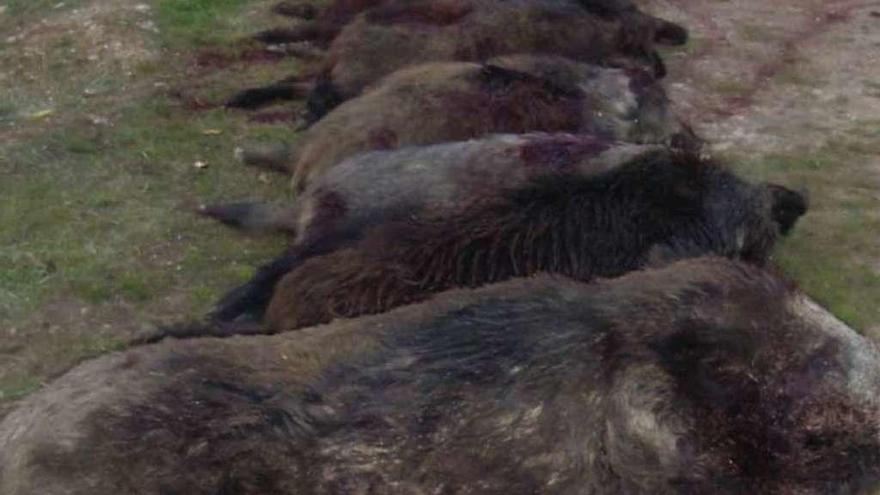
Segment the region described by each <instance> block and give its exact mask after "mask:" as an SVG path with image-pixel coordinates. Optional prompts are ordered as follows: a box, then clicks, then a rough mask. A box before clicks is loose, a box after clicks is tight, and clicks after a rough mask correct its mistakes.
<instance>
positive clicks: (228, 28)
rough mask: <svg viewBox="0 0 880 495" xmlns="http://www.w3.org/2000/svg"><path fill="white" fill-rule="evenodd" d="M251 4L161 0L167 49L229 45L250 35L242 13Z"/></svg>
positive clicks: (248, 0)
mask: <svg viewBox="0 0 880 495" xmlns="http://www.w3.org/2000/svg"><path fill="white" fill-rule="evenodd" d="M249 3H254V2H253V1H252V0H159V1H158V2H157V21H158V24H159V29H160V31H161V32H162V38H163V41H164V42H165V43H166V46H169V47H174V48H180V47H187V46H191V45H208V44H220V43H223V42H229V41H230V40H232V39H235V38H236V37H238V36H240V35H243V34H245V33H247V30H246V29H245V28H244V27H243V26H242V24H241V20H240V16H239V13H240V11H241V9H242V8H243V7H244V6H246V5H247V4H249Z"/></svg>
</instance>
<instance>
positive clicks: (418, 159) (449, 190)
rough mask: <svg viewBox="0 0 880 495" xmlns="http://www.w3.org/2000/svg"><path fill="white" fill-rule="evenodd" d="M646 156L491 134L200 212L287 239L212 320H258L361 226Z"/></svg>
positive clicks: (388, 154) (384, 158)
mask: <svg viewBox="0 0 880 495" xmlns="http://www.w3.org/2000/svg"><path fill="white" fill-rule="evenodd" d="M648 153H655V154H657V153H660V154H667V155H669V154H671V153H673V152H672V151H670V150H668V149H666V148H663V147H661V146H658V145H635V144H628V143H621V142H615V141H609V140H607V139H604V138H601V137H597V136H594V135H572V134H543V133H537V134H525V135H494V136H489V137H486V138H482V139H478V140H470V141H462V142H452V143H443V144H436V145H431V146H423V147H409V148H401V149H397V150H392V151H371V152H367V153H361V154H358V155H355V156H353V157H351V158H349V159H347V160H344V161H343V162H342V163H340V164H339V165H337V166H335V167H333V168H331V169H330V170H328V171H327V172H326V173H324V174H323V175H321V176H319V177H318V178H317V179H315V180H314V181H313V182H311V183H310V184H309V186H308V187H307V188H306V189H305V190H304V191H302V192H301V193H299V194H298V195H297V196H296V201H295V202H294V203H292V204H289V205H282V204H266V203H253V202H251V203H248V202H243V203H232V204H220V205H212V206H207V207H204V208H203V209H202V210H201V213H203V214H205V215H208V216H211V217H214V218H217V219H218V220H220V221H222V222H224V223H227V224H229V225H232V226H235V227H238V228H242V229H246V230H251V231H259V230H280V231H284V232H287V233H289V234H290V235H291V236H292V240H291V245H290V248H289V249H288V250H287V251H286V252H285V254H284V255H283V256H281V257H280V258H279V259H277V260H275V261H273V262H272V263H270V264H268V265H266V266H264V267H262V268H260V270H259V271H258V273H257V275H255V276H254V278H253V279H252V280H251V281H249V282H248V283H247V284H245V285H243V286H241V287H238V288H236V289H235V290H233V291H232V292H230V293H229V294H227V295H226V296H225V297H224V298H223V300H221V301H220V302H219V303H218V305H217V308H216V311H215V313H214V317H215V318H217V319H218V320H220V321H230V320H233V319H235V318H237V317H239V316H240V315H241V314H242V313H244V312H252V313H257V314H261V313H262V311H263V309H265V306H266V304H267V303H268V300H269V297H270V296H271V294H272V291H273V288H274V286H275V283H276V282H277V281H278V279H279V278H280V277H281V276H283V275H284V274H285V273H287V272H288V271H290V270H291V269H292V268H293V267H294V266H296V265H297V264H299V263H302V262H303V261H304V260H305V259H307V258H308V257H312V256H317V255H319V254H324V253H327V252H330V251H333V250H335V249H337V248H339V247H341V246H343V245H346V244H350V243H351V242H353V241H354V240H356V239H358V238H360V237H361V236H362V235H363V233H364V232H365V231H366V230H368V229H369V228H370V227H373V226H376V225H379V224H381V223H385V222H390V221H398V220H402V219H405V218H413V217H420V216H422V215H425V214H429V215H431V216H434V217H441V216H446V215H448V214H449V213H450V212H454V211H456V209H457V208H460V207H461V206H462V205H463V204H466V203H468V202H471V201H473V200H474V199H476V198H483V197H487V196H492V195H497V194H499V193H500V192H502V191H505V190H510V189H516V188H520V187H523V186H525V185H527V184H528V183H529V182H531V181H533V180H534V179H536V178H538V177H542V176H547V175H560V174H563V175H566V174H574V175H581V176H585V177H592V176H596V175H598V174H601V173H603V172H607V171H608V170H613V169H615V168H617V167H619V166H621V165H622V164H624V163H627V162H629V161H631V160H633V159H635V158H637V157H638V156H643V155H646V154H648Z"/></svg>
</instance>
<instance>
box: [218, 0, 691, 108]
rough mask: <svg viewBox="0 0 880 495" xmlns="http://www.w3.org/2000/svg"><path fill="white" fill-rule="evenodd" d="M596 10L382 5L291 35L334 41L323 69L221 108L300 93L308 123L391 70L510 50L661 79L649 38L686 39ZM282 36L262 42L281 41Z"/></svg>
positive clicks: (551, 0) (519, 1)
mask: <svg viewBox="0 0 880 495" xmlns="http://www.w3.org/2000/svg"><path fill="white" fill-rule="evenodd" d="M594 10H595V9H594ZM599 10H602V9H599ZM604 11H605V12H606V13H607V14H606V15H597V14H595V13H592V12H590V11H589V10H588V9H584V8H583V6H582V5H580V4H579V3H578V2H574V1H572V0H507V1H503V2H499V1H497V0H432V1H421V2H412V1H399V2H389V4H387V5H382V6H378V7H374V8H371V9H368V10H366V11H365V12H364V13H363V14H361V15H359V16H357V18H356V19H355V20H353V21H352V22H350V23H348V24H347V25H345V27H344V29H342V30H341V32H339V34H338V35H336V34H335V33H334V32H333V31H334V30H333V29H332V28H330V29H329V33H328V28H327V27H326V25H323V24H318V25H314V24H306V25H304V26H300V27H298V28H295V29H294V31H296V32H297V33H298V34H290V33H288V34H290V36H289V39H288V40H287V41H298V40H301V39H302V38H303V36H304V35H307V37H312V38H315V39H327V38H328V37H332V39H333V42H332V43H331V44H330V47H329V50H328V52H327V55H326V57H324V62H322V63H321V64H319V66H318V67H317V68H315V69H314V70H306V71H305V73H304V74H302V75H301V76H298V77H292V78H288V79H286V80H284V81H281V82H279V83H276V84H273V85H270V86H267V87H262V88H253V89H250V90H246V91H243V92H240V93H239V94H237V95H235V96H234V97H233V98H232V99H230V100H229V102H228V105H229V106H230V107H239V108H256V107H259V106H262V105H265V104H267V103H270V102H272V101H275V100H278V99H296V98H301V97H303V96H306V95H308V104H307V106H308V110H309V112H308V114H309V115H308V117H307V121H308V122H310V123H311V122H314V121H316V120H318V119H319V118H321V117H323V116H324V115H325V114H326V113H327V112H329V111H330V110H331V109H332V108H334V107H335V106H336V105H338V104H339V103H341V102H343V101H345V100H347V99H349V98H352V97H354V96H357V95H358V94H360V93H361V92H362V91H363V90H364V89H365V88H366V87H367V86H370V85H372V84H374V83H376V82H377V81H379V80H380V79H382V78H383V77H385V76H387V75H389V74H391V73H393V72H395V71H397V70H399V69H402V68H405V67H408V66H411V65H415V64H422V63H426V62H439V61H471V62H483V61H485V60H488V59H490V58H492V57H495V56H499V55H508V54H516V53H532V54H538V55H554V56H562V57H567V58H570V59H572V60H576V61H580V62H588V63H599V64H604V65H610V66H617V67H641V68H644V69H647V70H651V71H653V72H655V73H656V74H657V75H658V76H662V75H663V74H664V73H665V69H664V67H663V63H662V60H661V59H660V57H659V55H658V54H657V53H656V50H655V49H654V43H655V40H657V41H658V42H661V43H673V44H679V43H684V42H685V40H686V39H687V32H686V31H685V30H684V29H683V28H681V27H679V26H676V25H675V24H672V23H668V22H665V21H661V20H659V19H656V18H654V17H651V16H648V15H645V14H643V13H641V12H640V11H638V10H635V9H633V10H626V9H624V11H622V12H627V14H625V15H624V14H613V13H612V12H611V9H604ZM284 31H285V30H281V31H278V30H273V31H269V32H266V33H263V37H264V38H265V40H267V41H274V42H278V41H282V40H281V39H280V38H283V37H284V36H285V34H284ZM298 38H299V39H298Z"/></svg>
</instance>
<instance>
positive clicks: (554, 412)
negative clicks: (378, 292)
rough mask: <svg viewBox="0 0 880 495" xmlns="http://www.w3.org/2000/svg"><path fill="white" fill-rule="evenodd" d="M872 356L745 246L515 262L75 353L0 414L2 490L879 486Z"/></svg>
mask: <svg viewBox="0 0 880 495" xmlns="http://www.w3.org/2000/svg"><path fill="white" fill-rule="evenodd" d="M878 359H880V356H878V350H877V348H876V345H875V344H874V343H873V342H871V341H869V340H868V339H866V338H864V337H861V336H859V335H858V334H857V333H856V332H854V331H853V330H852V329H850V328H848V327H846V326H845V325H844V324H842V323H841V322H840V321H838V320H836V319H835V318H834V317H833V316H831V315H830V314H829V313H827V312H826V311H824V310H823V309H821V308H819V307H818V306H816V305H815V304H814V303H812V302H810V301H809V300H807V299H806V298H805V297H804V296H802V295H801V294H799V293H797V292H796V291H794V290H793V289H791V288H790V287H789V286H788V285H787V284H785V283H783V282H782V281H780V280H778V279H776V278H774V277H773V276H771V275H769V274H767V273H764V272H762V271H760V270H759V269H757V268H754V267H751V266H748V265H744V264H741V263H737V262H731V261H727V260H723V259H718V258H709V259H700V260H688V261H685V262H681V263H677V264H674V265H672V266H670V267H668V268H665V269H657V270H649V271H644V272H637V273H634V274H630V275H628V276H625V277H622V278H619V279H615V280H612V281H602V282H599V283H597V284H578V283H574V282H572V281H569V280H565V279H560V278H552V277H547V276H542V277H538V278H534V279H520V280H515V281H510V282H505V283H502V284H497V285H494V286H491V287H486V288H483V289H479V290H473V291H469V290H463V291H453V292H450V293H446V294H443V295H439V296H437V297H436V298H435V299H434V300H432V301H431V302H429V303H425V304H420V305H414V306H410V307H407V308H401V309H400V310H396V311H394V312H392V313H389V314H385V315H378V316H376V317H369V318H361V319H356V320H349V321H342V322H337V323H334V324H332V325H329V326H325V327H320V328H315V329H311V330H307V331H304V332H298V333H288V334H282V335H278V336H258V337H248V338H240V339H201V340H189V341H166V342H164V343H162V344H158V345H153V346H144V347H140V348H137V349H134V350H130V351H126V352H123V353H115V354H112V355H109V356H104V357H101V358H99V359H96V360H93V361H91V362H88V363H85V364H83V365H81V366H79V367H78V368H76V369H74V370H73V371H71V372H69V373H68V374H67V375H65V376H64V377H62V378H60V379H59V380H57V381H56V382H54V383H52V384H49V385H48V386H46V387H45V388H44V389H43V390H42V391H40V392H38V393H36V394H34V395H32V396H31V397H29V398H27V399H25V400H23V401H22V402H21V403H20V404H19V406H18V407H17V409H16V410H15V411H13V412H12V413H11V414H9V415H8V416H7V417H6V418H5V420H4V421H3V422H2V423H0V493H3V494H4V495H62V494H63V495H118V494H122V493H138V494H145V495H153V494H156V495H159V494H188V495H201V494H205V495H208V494H210V495H215V494H260V495H276V494H277V495H281V494H285V495H289V494H301V495H318V494H324V495H330V494H368V493H374V494H383V495H419V494H425V493H445V494H476V493H479V494H482V495H501V494H503V495H509V494H525V493H545V494H575V493H578V494H589V495H619V494H629V495H680V494H684V493H688V494H719V495H734V494H738V495H741V494H763V495H792V494H798V495H825V494H836V495H842V494H856V493H870V492H869V491H868V490H870V489H872V488H876V487H877V486H876V485H877V479H878V466H880V441H878V431H877V427H878V424H880V416H878V405H880V404H878V396H877V392H878V387H880V362H878Z"/></svg>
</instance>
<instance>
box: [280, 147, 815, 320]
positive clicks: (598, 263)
mask: <svg viewBox="0 0 880 495" xmlns="http://www.w3.org/2000/svg"><path fill="white" fill-rule="evenodd" d="M806 207H807V205H806V201H805V199H804V198H803V197H802V196H801V195H800V194H798V193H795V192H793V191H790V190H788V189H785V188H784V187H781V186H776V185H754V184H749V183H747V182H744V181H742V180H740V179H739V178H737V177H736V176H735V175H734V174H733V173H732V172H730V171H728V170H726V169H725V168H724V167H722V166H720V165H717V164H715V163H712V162H707V161H706V160H704V159H702V158H700V157H699V156H696V155H693V154H690V153H665V152H658V153H647V154H644V155H641V156H638V157H636V158H634V159H632V160H630V161H628V162H626V163H624V164H622V165H620V166H617V167H614V168H613V169H611V170H607V171H604V172H602V173H599V174H596V175H592V176H589V175H568V176H566V175H550V176H547V177H543V178H539V179H536V180H535V181H534V182H533V183H531V184H527V185H525V186H523V187H521V188H518V189H515V190H512V191H500V192H499V193H497V194H493V195H486V196H482V197H479V198H477V199H475V200H473V201H470V202H469V203H466V204H464V205H462V206H461V208H460V209H457V210H455V211H447V212H444V214H442V215H439V216H436V217H433V216H425V217H423V218H415V219H407V220H403V221H398V222H389V223H386V224H382V225H379V226H377V227H375V228H373V229H370V231H369V232H368V233H367V234H366V235H365V236H364V237H363V239H361V240H359V241H357V242H356V243H353V244H352V245H350V246H348V247H345V248H341V249H338V250H336V251H334V252H332V253H329V254H326V255H322V256H318V257H313V258H309V259H306V260H305V261H303V262H302V263H301V264H299V265H298V266H296V267H295V268H294V269H293V270H291V271H290V272H289V273H287V274H286V275H285V276H284V278H283V279H281V281H280V282H279V283H278V284H277V286H276V287H275V290H274V292H273V293H272V297H271V300H270V302H269V306H268V308H267V310H266V314H265V323H266V326H267V327H268V329H269V330H271V331H285V330H291V329H295V328H300V327H305V326H311V325H314V324H317V323H321V322H326V321H330V320H331V319H333V318H334V317H338V316H357V315H361V314H371V313H379V312H383V311H386V310H388V309H390V308H393V307H396V306H400V305H403V304H409V303H412V302H416V301H421V300H424V299H425V298H427V297H429V296H430V294H432V293H436V292H439V291H443V290H448V289H451V288H455V287H462V286H464V287H475V286H479V285H483V284H486V283H491V282H496V281H500V280H505V279H508V278H512V277H522V276H527V275H531V274H534V273H536V272H553V273H559V274H563V275H566V276H569V277H572V278H575V279H577V280H581V281H587V280H590V279H592V278H593V277H597V276H599V277H614V276H619V275H622V274H624V273H626V272H629V271H632V270H636V269H638V268H641V267H644V266H646V265H649V264H654V263H658V262H666V261H668V260H670V259H678V258H683V257H694V256H700V255H704V254H717V255H722V256H728V257H731V258H740V259H744V260H747V261H750V262H754V263H757V264H763V263H765V262H766V260H767V259H768V257H769V253H770V251H771V249H772V247H773V245H774V244H775V242H776V240H777V237H778V235H779V234H780V233H786V232H787V231H788V230H789V229H791V228H792V226H793V225H794V223H795V222H796V221H797V219H798V218H799V217H800V216H801V215H802V214H803V213H804V212H805V211H806Z"/></svg>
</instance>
